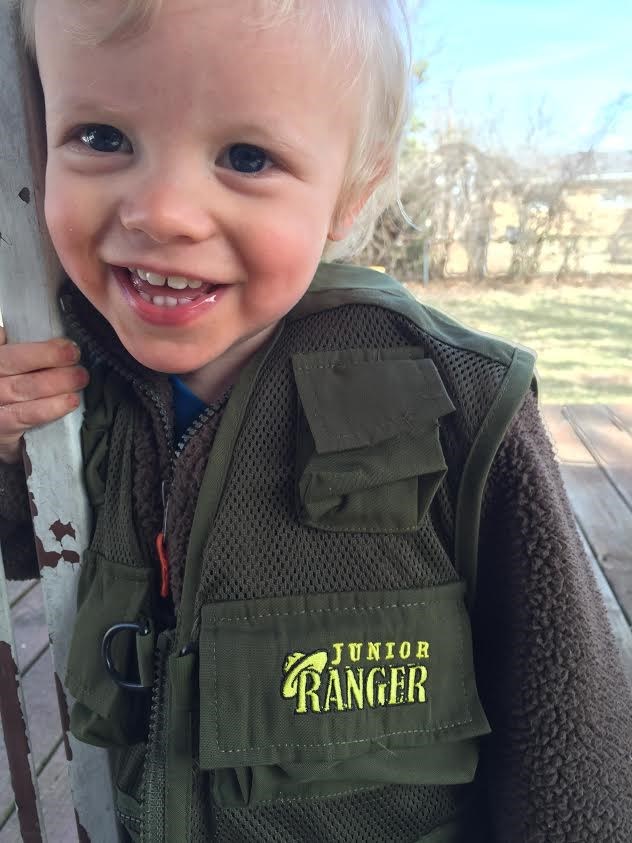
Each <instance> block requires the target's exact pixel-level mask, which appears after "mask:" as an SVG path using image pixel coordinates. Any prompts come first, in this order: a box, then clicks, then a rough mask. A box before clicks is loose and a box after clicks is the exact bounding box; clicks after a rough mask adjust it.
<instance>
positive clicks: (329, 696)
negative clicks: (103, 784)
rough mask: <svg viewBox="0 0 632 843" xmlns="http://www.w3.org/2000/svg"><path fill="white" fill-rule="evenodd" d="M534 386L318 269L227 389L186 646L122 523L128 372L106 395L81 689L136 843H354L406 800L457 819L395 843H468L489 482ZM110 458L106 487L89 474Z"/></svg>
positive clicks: (129, 528) (371, 292)
mask: <svg viewBox="0 0 632 843" xmlns="http://www.w3.org/2000/svg"><path fill="white" fill-rule="evenodd" d="M468 367H469V368H468ZM440 371H441V374H440ZM480 372H484V373H485V374H484V383H485V384H486V386H485V388H484V389H483V388H482V387H481V385H480V383H479V382H478V381H480V380H481V375H480ZM477 378H478V381H476V379H477ZM532 380H533V355H532V354H531V353H530V352H528V351H526V350H525V349H522V348H516V347H513V346H510V345H508V344H506V343H504V342H501V341H500V340H497V339H496V338H493V337H489V336H485V335H482V334H478V333H474V332H472V331H470V330H468V329H465V328H463V327H462V326H460V325H458V324H457V323H455V322H453V321H452V320H450V319H448V318H447V317H445V316H444V315H442V314H440V313H439V312H437V311H434V310H432V309H430V308H425V307H421V306H420V305H419V303H418V302H417V301H416V300H415V299H414V298H413V297H412V296H410V295H409V294H408V293H407V292H406V291H405V290H404V289H403V288H402V287H401V286H400V285H398V284H397V283H396V282H394V281H392V280H391V279H390V278H388V277H387V276H384V275H381V274H378V273H372V272H370V271H368V270H362V269H357V268H353V267H343V266H322V267H321V268H320V270H319V272H318V274H317V276H316V278H315V280H314V283H313V284H312V286H311V287H310V290H309V291H308V293H307V295H306V296H305V297H304V298H303V299H302V301H301V302H300V303H299V304H298V305H297V307H296V308H295V309H294V310H293V311H292V312H291V313H290V314H289V315H288V316H287V317H286V320H285V321H284V323H283V325H282V326H280V328H279V330H278V331H277V333H276V335H275V337H274V338H273V340H272V341H271V342H270V343H268V345H267V346H266V347H265V348H263V349H261V350H260V351H259V352H258V353H257V355H256V356H255V357H254V358H253V359H252V360H251V361H250V362H249V364H248V365H247V366H246V367H245V368H244V370H243V371H242V373H241V376H240V379H239V380H238V382H237V384H236V385H235V387H234V389H233V392H232V395H231V398H230V400H229V403H228V405H227V407H226V409H225V411H224V415H223V418H222V420H221V423H220V427H219V430H218V432H217V435H216V437H215V440H214V443H213V446H212V449H211V452H210V455H209V459H208V463H207V467H206V471H205V474H204V478H203V480H202V486H201V489H200V493H199V496H198V500H197V502H196V510H195V516H194V520H193V527H192V530H191V535H190V539H189V545H188V551H187V560H186V570H185V580H184V587H183V594H182V600H181V606H180V609H179V611H178V613H177V625H176V628H175V629H161V628H160V626H161V624H160V620H159V618H157V617H156V605H157V595H156V590H157V575H156V571H155V569H154V567H153V565H151V564H148V562H147V560H143V558H142V556H143V554H142V553H141V550H140V542H139V541H138V539H137V537H136V536H135V531H134V525H133V522H132V519H131V515H130V505H129V499H130V497H131V482H132V480H131V466H132V461H133V450H134V429H135V425H136V424H137V417H138V412H139V410H138V407H137V406H135V403H134V398H133V393H130V389H129V384H128V383H126V381H125V376H124V373H123V374H121V373H119V372H106V373H105V374H104V375H103V376H101V377H97V378H95V379H93V386H92V387H91V389H92V390H93V394H92V397H91V398H90V400H89V401H88V406H89V408H92V415H89V416H88V417H87V419H86V425H85V432H84V449H85V453H86V457H87V484H88V491H89V494H90V496H91V499H92V501H93V503H94V504H95V508H96V510H97V521H96V527H95V534H94V538H93V541H92V543H91V546H90V548H89V550H88V551H87V552H86V555H85V559H84V562H83V569H82V575H81V581H80V589H79V609H78V617H77V624H76V628H75V633H74V638H73V643H72V647H71V653H70V659H69V667H68V675H67V684H68V688H69V690H70V691H71V693H72V694H73V696H74V697H75V698H76V699H77V704H76V705H75V707H74V709H73V714H72V719H71V728H72V730H73V733H74V734H75V735H76V736H77V737H78V738H80V739H83V740H87V741H89V742H92V743H96V744H98V745H103V746H121V747H126V746H127V747H131V748H126V749H121V750H119V764H118V769H117V774H116V778H117V782H116V783H117V785H118V786H119V794H118V806H119V811H120V816H121V818H122V820H123V822H124V824H125V825H126V827H127V828H128V830H129V831H130V834H132V836H134V837H135V838H136V839H139V840H140V839H142V840H144V841H148V842H150V843H160V841H163V840H165V841H169V843H171V841H180V840H191V841H194V843H195V841H198V840H207V839H214V840H218V841H228V840H244V841H245V840H253V841H255V840H257V841H265V840H268V839H271V840H272V839H275V837H274V834H275V833H276V834H277V836H276V839H277V840H285V839H287V840H293V839H301V840H305V841H309V840H310V839H314V840H320V839H323V836H322V835H323V833H324V834H325V837H327V833H326V832H323V831H319V830H318V827H316V830H315V832H314V833H315V836H314V837H313V838H311V837H310V828H313V827H314V824H316V826H318V824H319V823H322V824H323V828H326V827H327V825H326V824H327V823H328V822H329V823H331V822H333V820H331V816H330V815H331V812H332V811H334V813H335V812H336V810H337V812H338V816H339V817H342V818H343V821H344V816H345V815H346V816H347V819H346V822H347V823H348V824H350V825H351V826H352V825H353V824H354V823H355V822H356V819H355V814H356V813H357V811H358V806H359V805H360V806H361V805H364V804H365V803H367V804H368V803H369V802H371V804H373V803H375V804H377V801H379V800H381V803H380V804H381V807H380V809H379V810H380V811H381V812H382V813H383V811H384V810H386V806H388V805H389V803H393V801H394V800H395V799H396V798H400V797H401V795H402V793H403V792H404V791H405V792H406V793H407V794H408V798H409V802H410V800H411V799H412V800H413V802H414V800H415V799H417V800H418V801H419V804H420V805H422V804H425V803H427V802H428V800H429V798H430V796H431V795H432V799H436V800H438V804H439V803H440V805H441V807H440V808H437V809H436V816H435V817H434V819H433V817H432V816H429V819H428V822H427V824H426V825H423V826H422V825H420V826H419V827H418V829H417V831H416V832H413V831H412V830H410V829H409V830H404V831H401V832H400V833H398V834H399V836H398V834H396V833H395V832H393V835H392V836H390V835H389V837H388V838H384V839H392V840H401V841H404V840H407V841H413V840H424V841H428V843H430V841H433V843H441V842H442V841H445V842H446V843H449V841H452V843H461V841H465V840H467V841H474V840H475V839H476V838H475V832H474V830H473V829H474V828H476V826H477V823H478V822H479V820H478V819H477V817H478V815H479V814H480V805H478V804H477V800H476V798H475V796H474V795H473V789H472V786H468V783H470V782H472V781H473V779H474V775H475V771H476V763H477V758H478V741H479V738H480V737H481V736H483V735H484V734H486V733H487V732H488V731H489V726H488V724H487V720H486V718H485V714H484V712H483V710H482V707H481V704H480V701H479V698H478V694H477V690H476V683H475V677H474V667H473V659H472V641H471V630H470V623H469V614H468V609H467V607H468V605H469V604H470V602H471V601H472V600H473V599H474V595H475V589H476V547H477V540H478V525H479V519H480V509H481V501H482V496H483V489H484V485H485V481H486V477H487V474H488V471H489V468H490V466H491V462H492V460H493V457H494V455H495V453H496V450H497V448H498V446H499V444H500V442H501V441H502V438H503V436H504V434H505V432H506V430H507V427H508V425H509V423H510V421H511V419H512V417H513V415H514V414H515V412H516V410H517V408H518V407H519V406H520V404H521V402H522V400H523V398H524V395H525V393H526V392H527V391H528V389H529V388H530V385H531V384H532ZM448 420H450V421H449V422H448ZM448 423H450V424H452V425H453V427H452V429H453V430H456V431H464V434H463V435H464V436H465V437H466V439H467V448H466V451H465V453H464V454H463V457H462V458H461V460H460V463H459V465H460V476H458V477H456V478H452V487H453V488H454V489H455V490H456V491H455V506H454V525H453V527H454V529H453V536H452V541H451V546H450V547H446V546H445V545H446V542H445V537H443V540H442V537H441V536H440V535H439V534H438V532H437V526H436V523H435V519H433V517H432V513H433V505H434V504H433V502H435V503H436V496H437V495H440V494H444V491H445V489H446V488H447V487H446V483H447V479H446V477H445V475H446V469H447V465H446V460H445V455H444V450H443V446H442V437H441V435H440V433H441V431H442V429H443V428H445V426H446V425H447V424H448ZM104 449H105V450H107V460H106V462H107V466H108V468H107V474H106V476H105V477H104V476H101V475H99V472H98V471H95V470H92V471H91V465H97V464H98V465H103V451H104ZM95 455H96V456H95ZM442 490H443V491H442ZM122 622H127V623H131V624H134V623H137V624H139V625H138V627H137V630H136V634H134V630H132V634H129V635H127V634H125V633H123V634H120V635H116V637H115V638H113V639H112V642H111V643H112V647H111V654H110V655H111V660H112V663H113V665H114V666H115V669H116V671H118V674H119V676H120V677H126V678H127V679H130V678H131V679H132V681H133V682H137V683H138V684H139V685H142V686H145V687H147V688H151V691H149V690H148V691H146V692H142V691H141V692H139V691H130V690H127V689H125V688H123V687H121V686H120V684H117V683H116V682H115V681H113V679H112V675H111V671H108V670H107V669H106V667H105V665H104V662H103V659H102V656H101V647H102V641H103V638H104V635H105V634H106V632H107V630H108V629H110V628H111V627H112V626H113V625H115V624H120V623H122ZM147 722H149V731H148V734H145V725H146V723H147ZM141 769H142V775H141V772H140V771H141ZM137 773H138V775H137ZM354 800H355V801H354ZM441 800H443V801H441ZM410 804H413V803H412V802H410ZM336 806H337V808H336ZM308 808H309V811H311V814H310V816H309V817H308V818H307V819H305V820H304V821H303V820H301V821H299V820H297V814H298V813H300V812H303V814H305V811H306V810H307V809H308ZM418 810H419V809H416V812H417V813H418ZM349 811H351V812H353V814H354V818H351V817H350V816H349V815H348V812H349ZM275 812H276V813H275ZM430 814H432V811H431V812H430ZM336 821H337V822H339V821H340V819H338V820H336ZM266 822H267V823H268V826H267V828H268V830H267V831H264V830H263V829H264V826H265V823H266ZM300 822H303V825H301V824H300ZM286 823H287V826H286V825H285V824H286ZM292 823H294V825H292ZM297 823H298V825H297ZM329 827H330V828H332V829H333V828H334V827H335V826H331V825H330V826H329ZM283 828H287V829H290V828H291V829H293V830H288V831H287V837H284V836H283V832H282V829H283ZM270 829H276V832H274V831H273V830H270ZM297 829H300V830H297ZM357 834H358V836H356V837H354V836H353V834H350V836H348V839H349V840H355V839H357V840H358V841H361V840H368V839H369V838H368V837H367V836H366V835H367V832H366V831H358V832H357ZM479 834H480V835H484V831H483V825H482V824H481V825H480V827H479ZM266 835H268V836H266ZM330 835H331V839H335V832H334V831H331V832H330ZM345 839H347V838H345ZM376 839H379V836H378V837H377V838H376ZM481 839H484V838H483V837H481Z"/></svg>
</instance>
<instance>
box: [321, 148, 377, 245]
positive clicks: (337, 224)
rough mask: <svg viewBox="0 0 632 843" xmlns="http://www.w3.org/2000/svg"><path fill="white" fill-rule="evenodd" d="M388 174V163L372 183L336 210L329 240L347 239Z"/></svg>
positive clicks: (328, 236)
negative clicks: (360, 214) (361, 212)
mask: <svg viewBox="0 0 632 843" xmlns="http://www.w3.org/2000/svg"><path fill="white" fill-rule="evenodd" d="M387 172H388V166H387V164H386V162H383V163H382V164H381V165H380V167H379V169H378V172H376V174H375V176H374V177H373V178H372V179H371V181H370V182H369V183H368V184H365V185H364V187H363V188H361V189H360V191H359V193H358V192H356V194H355V196H351V198H349V199H347V201H346V202H345V203H344V204H343V205H342V206H341V207H340V208H338V209H337V210H336V213H335V214H334V217H333V219H332V221H331V226H330V228H329V233H328V235H327V238H328V239H329V240H344V239H345V237H347V235H348V234H349V232H350V231H351V229H352V228H353V224H354V223H355V221H356V219H357V218H358V214H359V213H360V211H361V210H362V208H364V206H365V205H366V203H367V202H368V201H369V199H370V198H371V196H372V195H373V191H374V190H375V189H376V187H377V186H378V185H379V184H380V183H381V182H382V181H384V177H385V175H386V173H387Z"/></svg>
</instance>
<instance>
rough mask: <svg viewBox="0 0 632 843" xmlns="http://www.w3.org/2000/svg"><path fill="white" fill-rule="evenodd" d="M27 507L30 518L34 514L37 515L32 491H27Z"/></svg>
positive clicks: (33, 516)
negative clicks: (29, 511)
mask: <svg viewBox="0 0 632 843" xmlns="http://www.w3.org/2000/svg"><path fill="white" fill-rule="evenodd" d="M29 509H30V510H31V518H35V516H36V515H39V513H38V511H37V506H36V505H35V498H34V497H33V492H29Z"/></svg>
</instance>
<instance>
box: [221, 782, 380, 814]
mask: <svg viewBox="0 0 632 843" xmlns="http://www.w3.org/2000/svg"><path fill="white" fill-rule="evenodd" d="M381 786H382V785H379V784H376V785H372V786H371V785H367V786H366V787H354V788H352V789H350V790H339V791H338V792H337V793H326V794H323V795H320V796H319V795H316V796H286V797H282V798H280V799H262V800H261V802H259V805H272V804H274V805H278V804H279V802H308V801H310V800H312V799H333V797H334V796H347V795H351V794H352V793H364V792H365V791H367V790H377V788H378V787H381ZM231 810H233V811H234V810H238V809H235V808H232V809H231Z"/></svg>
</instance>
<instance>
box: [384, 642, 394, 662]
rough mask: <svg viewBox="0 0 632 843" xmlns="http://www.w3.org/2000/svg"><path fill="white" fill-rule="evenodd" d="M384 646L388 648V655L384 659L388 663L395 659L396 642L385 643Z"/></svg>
mask: <svg viewBox="0 0 632 843" xmlns="http://www.w3.org/2000/svg"><path fill="white" fill-rule="evenodd" d="M384 646H385V647H386V654H385V656H384V658H385V659H386V660H387V661H388V659H394V658H395V642H394V641H385V642H384Z"/></svg>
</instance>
